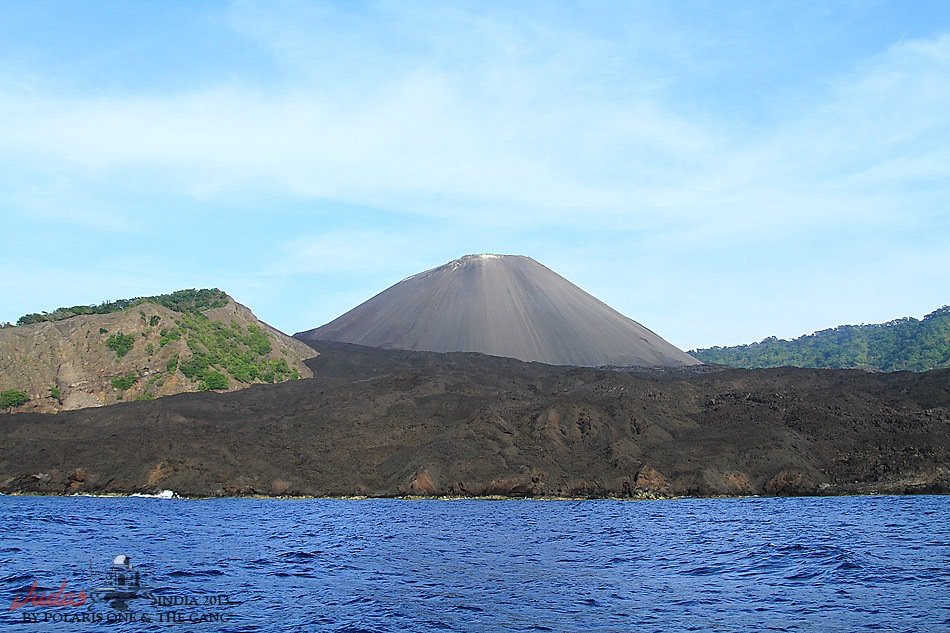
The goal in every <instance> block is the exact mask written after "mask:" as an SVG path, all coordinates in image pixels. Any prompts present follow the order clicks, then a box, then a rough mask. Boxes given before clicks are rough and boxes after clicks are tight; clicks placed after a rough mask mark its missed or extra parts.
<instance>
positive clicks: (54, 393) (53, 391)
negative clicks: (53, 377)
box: [49, 385, 63, 402]
mask: <svg viewBox="0 0 950 633" xmlns="http://www.w3.org/2000/svg"><path fill="white" fill-rule="evenodd" d="M49 397H50V398H53V399H55V400H59V401H60V402H62V398H63V392H62V391H60V389H59V387H58V386H57V385H52V386H51V387H50V388H49Z"/></svg>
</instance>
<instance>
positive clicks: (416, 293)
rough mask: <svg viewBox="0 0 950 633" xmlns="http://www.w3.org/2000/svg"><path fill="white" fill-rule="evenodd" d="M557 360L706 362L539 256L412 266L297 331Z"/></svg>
mask: <svg viewBox="0 0 950 633" xmlns="http://www.w3.org/2000/svg"><path fill="white" fill-rule="evenodd" d="M294 336H295V337H296V338H298V339H301V340H303V341H304V342H307V341H337V342H343V343H354V344H357V345H367V346H371V347H383V348H390V349H404V350H416V351H429V352H480V353H483V354H489V355H491V356H502V357H508V358H515V359H518V360H523V361H538V362H542V363H547V364H550V365H575V366H595V367H596V366H607V365H612V366H639V367H678V366H684V365H695V364H699V361H697V360H696V359H695V358H693V357H692V356H689V355H688V354H686V353H685V352H683V351H682V350H680V349H678V348H676V347H674V346H673V345H671V344H670V343H668V342H667V341H665V340H663V338H661V337H660V336H658V335H657V334H656V333H654V332H652V331H651V330H649V329H647V328H645V327H644V326H642V325H640V324H639V323H637V322H636V321H634V320H632V319H629V318H627V317H625V316H624V315H622V314H620V313H619V312H617V311H616V310H614V309H613V308H611V307H610V306H608V305H606V304H605V303H603V302H602V301H600V300H598V299H597V298H595V297H593V296H591V295H590V294H588V293H587V292H585V291H584V290H582V289H580V288H578V287H577V286H575V285H574V284H572V283H571V282H569V281H568V280H566V279H564V278H563V277H561V276H560V275H558V274H557V273H555V272H553V271H551V270H550V269H548V268H546V267H545V266H543V265H541V264H539V263H538V262H536V261H535V260H533V259H531V258H530V257H524V256H520V255H467V256H465V257H462V258H460V259H457V260H454V261H452V262H449V263H447V264H444V265H442V266H439V267H438V268H433V269H432V270H428V271H425V272H422V273H419V274H417V275H413V276H412V277H409V278H407V279H404V280H403V281H401V282H399V283H397V284H396V285H394V286H392V287H390V288H388V289H387V290H384V291H383V292H381V293H380V294H378V295H376V296H375V297H373V298H372V299H370V300H368V301H366V302H365V303H363V304H361V305H359V306H357V307H356V308H354V309H352V310H350V311H349V312H347V313H346V314H344V315H343V316H341V317H339V318H337V319H335V320H334V321H331V322H330V323H328V324H326V325H324V326H322V327H319V328H316V329H313V330H308V331H306V332H299V333H297V334H295V335H294Z"/></svg>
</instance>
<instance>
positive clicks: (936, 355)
mask: <svg viewBox="0 0 950 633" xmlns="http://www.w3.org/2000/svg"><path fill="white" fill-rule="evenodd" d="M689 353H690V354H691V355H692V356H694V357H695V358H698V359H699V360H701V361H703V362H704V363H718V364H721V365H731V366H733V367H745V368H748V369H756V368H761V367H781V366H793V367H824V368H833V369H847V368H860V369H877V370H881V371H898V370H910V371H928V370H931V369H941V368H945V367H950V306H944V307H942V308H940V309H939V310H936V311H934V312H932V313H930V314H928V315H927V316H925V317H924V318H923V319H922V320H920V321H918V320H917V319H914V318H911V317H905V318H903V319H896V320H894V321H888V322H887V323H881V324H874V325H842V326H839V327H836V328H833V329H829V330H822V331H820V332H815V333H814V334H808V335H806V336H801V337H799V338H797V339H794V340H791V341H789V340H784V339H777V338H775V337H769V338H767V339H765V340H763V341H761V342H759V343H752V344H750V345H737V346H735V347H711V348H708V349H698V350H692V351H690V352H689Z"/></svg>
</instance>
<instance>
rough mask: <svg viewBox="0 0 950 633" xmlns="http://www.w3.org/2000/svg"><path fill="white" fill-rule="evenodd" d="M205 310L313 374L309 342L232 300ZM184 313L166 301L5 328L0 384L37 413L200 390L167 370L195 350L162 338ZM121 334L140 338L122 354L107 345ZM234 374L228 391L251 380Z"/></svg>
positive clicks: (1, 336) (275, 355)
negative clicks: (262, 338)
mask: <svg viewBox="0 0 950 633" xmlns="http://www.w3.org/2000/svg"><path fill="white" fill-rule="evenodd" d="M204 315H205V316H207V317H208V318H209V319H210V320H211V321H213V322H217V323H220V324H222V325H225V326H228V327H231V324H232V323H234V324H237V326H238V327H239V328H241V329H242V331H246V330H247V328H248V325H249V324H253V325H254V326H255V327H257V328H260V329H261V330H262V331H264V332H266V335H267V337H268V339H269V340H270V341H271V342H272V349H271V351H270V352H268V353H267V357H268V358H273V359H280V358H283V359H285V360H286V361H287V363H288V364H289V366H291V367H295V368H297V372H298V374H299V376H301V377H305V378H309V377H310V376H312V375H313V374H312V373H311V371H310V369H309V368H308V367H307V366H306V365H305V364H304V362H303V361H304V360H306V359H308V358H312V357H313V356H314V355H315V354H316V352H315V351H314V350H313V349H312V348H311V347H308V346H307V345H304V344H303V343H301V342H300V341H298V340H296V339H293V338H291V337H289V336H287V335H286V334H283V333H282V332H279V331H278V330H276V329H274V328H272V327H270V326H269V325H267V324H266V323H263V322H262V321H260V320H259V319H257V317H255V316H254V314H253V313H252V312H251V311H250V310H249V309H248V308H247V307H245V306H243V305H241V304H239V303H237V302H236V301H234V300H233V299H230V300H229V301H228V304H227V305H225V306H224V307H219V308H213V309H210V310H206V311H205V312H204ZM181 318H182V315H181V313H178V312H175V311H173V310H170V309H169V308H167V307H164V306H161V305H158V304H156V303H143V304H140V305H136V306H133V307H130V308H127V309H125V310H122V311H120V312H113V313H110V314H93V315H82V316H75V317H71V318H68V319H64V320H61V321H47V322H42V323H34V324H31V325H22V326H19V327H13V328H3V329H0V390H5V389H14V388H15V389H20V390H23V391H25V392H26V393H28V394H29V395H30V398H31V400H30V401H29V402H28V403H26V404H25V405H23V406H22V407H20V408H19V410H20V411H38V412H54V411H59V410H70V409H81V408H85V407H99V406H103V405H107V404H114V403H115V402H116V401H117V400H118V399H120V398H121V399H123V400H126V401H127V400H135V399H136V398H141V397H160V396H167V395H171V394H176V393H183V392H190V391H197V390H198V389H199V381H197V380H192V379H189V378H188V377H187V376H185V375H184V374H182V373H181V372H180V371H176V370H175V369H174V368H173V369H172V370H171V371H169V369H168V364H169V362H170V361H172V360H173V358H178V359H179V361H180V362H185V361H187V360H188V359H189V358H190V357H191V356H192V354H193V351H192V350H191V349H190V348H189V346H188V344H187V342H186V339H185V338H178V339H176V340H171V341H167V342H166V344H164V345H162V344H160V341H161V338H162V336H161V332H162V330H163V329H166V328H174V327H175V326H176V322H177V321H179V320H180V319H181ZM117 333H123V334H125V335H132V336H134V341H135V342H134V344H133V346H132V348H131V350H130V351H129V352H128V353H127V354H125V355H124V356H122V357H121V358H119V357H118V356H117V354H116V352H115V351H113V350H112V349H110V348H109V347H107V346H106V341H107V339H108V337H109V336H110V335H114V334H117ZM129 372H131V373H132V374H133V375H134V376H135V377H136V378H137V381H136V382H135V383H134V384H133V385H132V386H131V387H130V388H128V389H125V390H122V389H118V388H116V387H114V386H113V385H112V384H111V380H112V379H113V378H115V377H117V376H124V375H127V374H128V373H129ZM225 373H226V372H225ZM229 378H231V379H230V380H229V384H228V390H232V391H233V390H236V389H241V388H243V387H246V386H248V385H247V384H246V383H242V382H239V381H237V380H234V379H233V377H229ZM51 387H55V388H56V389H58V392H59V398H54V397H53V396H51V393H50V388H51Z"/></svg>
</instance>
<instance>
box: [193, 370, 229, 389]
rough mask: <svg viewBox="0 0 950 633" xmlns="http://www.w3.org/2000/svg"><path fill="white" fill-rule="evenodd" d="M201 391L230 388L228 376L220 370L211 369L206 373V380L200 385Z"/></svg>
mask: <svg viewBox="0 0 950 633" xmlns="http://www.w3.org/2000/svg"><path fill="white" fill-rule="evenodd" d="M198 388H199V389H200V390H201V391H212V390H220V389H227V388H228V377H227V376H225V375H224V374H222V373H221V372H219V371H209V372H207V373H206V374H205V377H204V380H202V381H201V384H200V385H198Z"/></svg>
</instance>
